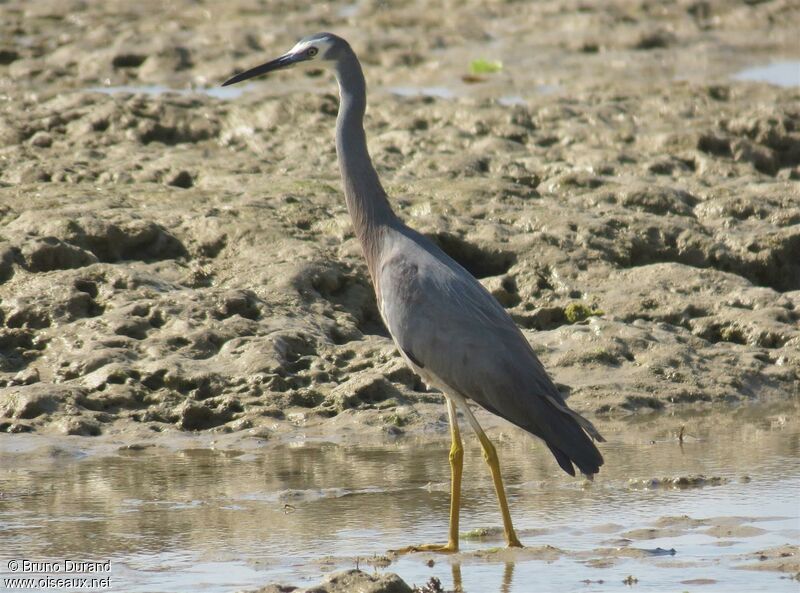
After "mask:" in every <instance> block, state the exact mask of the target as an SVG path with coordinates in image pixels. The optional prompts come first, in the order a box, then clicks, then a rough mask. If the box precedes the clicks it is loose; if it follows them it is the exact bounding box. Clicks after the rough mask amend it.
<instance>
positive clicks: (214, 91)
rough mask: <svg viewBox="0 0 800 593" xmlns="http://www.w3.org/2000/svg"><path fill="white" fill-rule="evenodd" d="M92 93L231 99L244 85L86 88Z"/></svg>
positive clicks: (237, 94) (236, 96)
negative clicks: (176, 87)
mask: <svg viewBox="0 0 800 593" xmlns="http://www.w3.org/2000/svg"><path fill="white" fill-rule="evenodd" d="M86 90H87V91H90V92H93V93H104V94H106V95H117V94H121V93H128V94H132V95H154V96H157V95H168V94H169V95H206V96H209V97H214V98H216V99H223V100H231V99H237V98H238V97H241V96H242V93H244V92H245V91H246V90H247V88H246V87H232V86H229V87H227V86H226V87H222V86H220V87H197V88H191V89H173V88H169V87H166V86H162V85H144V86H124V85H123V86H97V87H90V88H87V89H86Z"/></svg>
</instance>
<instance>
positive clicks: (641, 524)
mask: <svg viewBox="0 0 800 593" xmlns="http://www.w3.org/2000/svg"><path fill="white" fill-rule="evenodd" d="M795 412H796V408H794V409H792V410H782V409H776V408H770V409H766V408H763V407H759V408H753V409H748V410H742V409H739V410H735V409H732V408H727V409H726V410H725V411H723V412H718V413H716V415H714V414H701V413H695V414H693V415H687V416H686V417H684V418H679V417H674V416H673V417H666V416H665V415H662V416H659V418H661V420H658V421H655V420H649V419H647V418H642V419H640V420H639V421H638V422H636V423H626V424H621V425H619V426H620V428H619V429H618V430H617V432H616V433H615V432H613V431H612V432H610V433H608V432H607V434H606V435H605V436H606V437H608V439H609V443H608V444H607V446H604V448H603V452H604V454H605V456H606V466H604V468H603V472H602V473H601V475H600V476H598V478H597V479H596V481H595V482H594V483H593V484H585V483H583V482H581V481H579V480H574V479H570V478H569V477H568V476H565V475H563V474H560V473H559V472H558V471H557V468H556V467H555V463H553V461H552V459H551V458H550V456H549V454H547V453H546V452H545V451H544V450H543V447H542V446H541V445H540V444H538V443H537V442H536V441H534V440H533V439H529V438H527V437H520V433H518V432H516V431H514V432H511V431H509V432H508V433H507V434H508V435H512V434H513V435H514V438H513V439H509V438H503V439H500V441H499V446H498V450H499V453H500V455H501V462H502V464H503V468H504V474H505V476H506V479H507V483H508V485H509V497H510V504H511V510H512V514H513V516H514V519H515V524H516V526H517V528H518V531H519V535H520V539H522V541H523V542H524V543H525V544H526V545H527V546H528V548H526V549H525V550H523V551H521V552H519V553H517V554H516V555H514V554H512V555H508V554H506V553H505V552H502V553H496V554H491V553H490V554H488V555H486V554H483V555H481V554H480V552H481V551H482V552H486V551H487V550H489V549H490V548H492V547H495V546H502V543H503V542H502V535H498V529H497V527H499V525H500V521H499V513H498V511H497V508H496V501H495V498H494V494H493V491H492V484H491V480H490V479H489V476H488V472H487V471H486V468H485V465H484V463H483V460H482V458H481V455H480V450H479V449H478V447H477V446H476V445H475V443H474V439H473V438H472V437H471V435H466V436H468V437H469V438H468V440H467V447H466V456H465V479H464V492H463V497H464V500H463V508H462V524H461V530H462V531H463V532H466V531H470V530H475V529H479V528H489V529H488V530H487V531H488V533H489V535H487V536H485V537H484V538H483V539H465V540H462V545H463V550H464V551H463V553H461V554H459V555H456V556H450V557H442V556H432V555H425V554H417V555H411V556H405V557H402V558H400V559H399V560H397V561H395V562H394V563H392V564H391V565H389V566H386V567H382V566H381V567H378V568H377V570H381V571H383V570H386V571H391V572H397V573H398V574H399V575H400V576H401V577H402V578H403V579H405V580H406V581H407V582H408V583H409V584H414V583H416V584H418V585H422V584H423V583H425V582H427V581H428V579H429V578H430V577H431V576H436V577H438V578H439V579H441V581H442V584H443V585H444V586H445V587H446V588H448V589H449V588H452V587H453V586H454V585H460V586H461V587H462V588H463V590H464V591H466V592H467V593H480V592H485V591H503V592H506V593H508V592H518V593H523V592H529V591H533V590H548V591H565V592H566V591H610V590H620V589H622V588H623V587H622V583H623V580H624V579H626V578H627V577H628V576H629V575H631V576H633V577H634V578H636V579H638V582H637V583H636V585H635V590H637V591H684V590H687V589H690V590H693V591H694V590H696V589H693V588H691V587H692V586H696V585H697V584H698V583H702V584H703V586H702V590H703V591H731V590H738V591H750V592H757V591H765V592H766V591H769V592H781V591H792V592H796V591H797V583H796V582H794V581H791V580H789V579H787V578H781V574H780V573H777V572H770V571H763V570H742V569H739V568H736V566H737V565H739V564H742V563H744V562H743V561H742V555H743V554H747V555H753V554H754V553H755V552H757V551H760V550H765V549H768V548H771V547H776V546H781V545H785V544H797V543H798V541H799V540H800V509H799V508H798V502H797V501H798V492H799V491H800V420H798V416H797V414H796V413H795ZM681 424H686V426H687V433H688V435H689V436H687V438H686V439H685V442H684V443H683V445H682V446H680V445H679V443H678V442H677V440H676V439H672V438H667V436H668V435H669V434H674V430H673V428H675V429H677V428H679V427H680V425H681ZM601 427H602V423H601ZM665 427H670V428H669V430H667V428H665ZM604 428H609V427H604ZM43 442H44V441H43V440H42V439H37V437H36V436H32V435H0V468H2V470H1V471H0V493H1V494H2V496H0V573H4V574H2V577H4V578H7V577H8V576H9V574H8V573H7V570H6V569H7V566H8V561H9V560H11V559H30V560H37V561H48V560H51V561H52V560H58V559H64V558H67V559H72V560H86V561H89V560H99V561H107V560H110V563H111V580H112V588H111V590H125V591H130V592H155V591H159V592H170V591H198V590H202V591H207V592H227V591H237V590H240V589H245V588H257V587H259V586H263V585H264V584H267V583H272V582H283V583H287V584H293V585H299V586H310V585H312V584H316V583H318V582H319V581H320V580H322V578H323V577H324V574H325V573H328V572H330V571H333V570H340V569H347V568H353V567H354V566H355V565H356V563H358V564H359V565H360V567H361V568H362V569H364V570H367V571H369V572H372V571H373V570H376V568H375V567H374V566H373V565H372V564H370V562H371V561H372V560H373V559H374V558H375V556H376V555H377V556H380V555H382V554H384V553H385V552H386V550H389V549H392V548H396V547H400V546H403V545H407V544H412V543H423V542H429V541H439V540H441V539H443V537H444V535H445V533H446V530H447V508H448V478H449V471H448V465H447V449H448V445H447V443H446V442H445V441H436V442H435V444H431V443H430V442H412V443H409V442H405V441H402V440H400V441H397V442H394V443H392V444H385V445H380V446H378V445H373V446H349V445H348V446H345V445H333V444H307V445H302V444H292V445H274V444H266V443H265V444H264V445H263V446H261V447H255V448H254V447H243V450H209V449H188V450H182V451H170V450H167V449H166V448H163V447H152V448H145V449H143V450H126V451H119V452H115V453H114V454H111V455H109V454H107V453H104V452H101V453H96V452H92V450H91V449H88V454H86V452H87V451H83V452H79V451H78V452H75V449H74V448H76V447H77V448H80V447H84V448H85V447H91V446H92V444H91V443H92V441H91V440H87V439H80V438H72V439H68V440H65V443H67V445H66V446H57V447H54V446H52V445H50V444H48V445H46V446H45V445H43V444H42V443H43ZM244 449H246V450H244ZM701 474H702V475H705V476H708V477H718V478H720V480H718V481H715V480H709V481H706V482H702V481H691V480H690V481H689V482H688V483H689V487H685V488H652V489H641V488H640V487H638V486H637V484H639V483H641V481H642V480H646V479H652V478H658V479H661V478H663V477H666V476H692V475H701ZM693 485H698V486H696V487H695V486H693ZM500 533H501V532H500ZM543 546H555V548H557V549H558V550H555V551H554V550H552V549H549V548H544V547H543ZM673 550H674V552H673ZM429 559H433V560H434V561H435V563H434V564H433V565H432V566H428V564H427V561H428V560H429ZM746 563H758V560H757V559H756V557H755V556H753V557H752V560H747V562H746ZM12 576H13V575H12ZM784 576H788V575H784ZM600 581H602V583H601V582H600ZM84 590H86V589H84Z"/></svg>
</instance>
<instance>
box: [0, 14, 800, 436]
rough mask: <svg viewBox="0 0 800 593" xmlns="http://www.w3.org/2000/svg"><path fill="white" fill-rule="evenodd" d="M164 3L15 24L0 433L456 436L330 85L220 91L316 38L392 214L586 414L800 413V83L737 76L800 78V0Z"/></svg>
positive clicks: (6, 66)
mask: <svg viewBox="0 0 800 593" xmlns="http://www.w3.org/2000/svg"><path fill="white" fill-rule="evenodd" d="M148 6H150V5H149V4H148V3H147V2H144V3H137V5H136V6H128V5H125V8H124V11H123V12H124V14H125V18H124V19H123V18H120V13H118V12H117V9H119V10H122V5H117V4H114V3H111V4H108V3H103V4H102V5H98V4H95V3H88V4H87V3H78V2H59V3H48V2H36V3H15V2H10V3H5V4H4V5H3V13H4V15H5V18H4V19H3V23H2V25H0V27H2V28H3V31H4V38H5V39H6V40H8V41H7V42H6V46H3V47H2V48H0V50H1V51H0V56H2V59H0V71H2V74H3V76H2V77H1V78H0V93H2V104H1V106H0V108H1V109H2V111H0V186H1V187H0V219H2V223H3V230H2V234H1V235H0V278H2V285H0V299H2V302H1V303H0V325H1V326H2V327H0V349H2V359H0V389H2V391H1V392H0V393H1V395H0V417H1V418H0V427H1V428H2V430H4V431H6V432H25V431H37V432H47V433H56V434H70V435H100V434H103V433H110V434H120V433H125V432H135V433H140V432H141V433H145V434H147V433H152V432H163V431H173V430H183V431H186V430H192V431H194V430H213V431H223V432H227V431H241V430H245V429H250V430H255V431H259V433H260V434H262V435H267V434H268V433H270V432H272V433H275V434H276V436H278V435H281V434H285V433H291V432H294V431H296V430H297V428H298V427H300V428H301V429H303V430H307V429H310V430H315V431H321V432H328V433H335V432H337V431H340V430H341V427H342V426H345V425H350V424H353V423H355V424H357V425H360V426H362V427H363V428H364V430H365V431H367V432H374V433H377V434H380V433H390V434H400V433H403V432H415V431H424V430H428V429H430V428H431V427H433V426H435V425H436V424H437V422H438V418H439V414H440V412H441V408H437V407H435V406H432V405H428V404H435V403H437V402H438V401H439V396H438V395H437V394H435V393H429V392H428V391H427V390H426V388H425V387H424V386H423V385H422V384H421V383H420V381H419V380H418V378H416V377H415V376H414V375H413V374H412V373H410V372H409V371H408V370H407V369H406V368H405V367H404V365H403V363H402V360H401V359H400V358H399V356H398V354H397V353H396V352H395V350H394V347H393V345H392V343H391V340H390V339H389V338H388V336H387V334H386V330H385V329H384V328H383V326H382V324H381V322H380V320H379V315H378V313H377V310H376V306H375V300H374V297H373V294H372V291H371V288H370V285H369V281H368V278H367V274H366V270H365V267H364V264H363V262H362V259H361V254H360V249H359V246H358V244H357V242H356V240H355V239H354V237H353V234H352V230H351V227H350V223H349V218H348V216H347V212H346V210H345V208H344V204H343V200H342V197H341V192H340V188H339V180H338V169H337V166H336V155H335V151H334V147H333V142H332V133H333V122H334V116H335V113H336V109H337V105H336V97H335V95H334V94H333V93H334V92H335V85H334V84H333V82H332V81H331V80H330V77H329V76H328V75H326V74H322V73H318V72H310V73H305V74H303V73H300V72H288V73H283V74H280V75H276V76H274V77H273V78H271V79H270V80H267V81H260V82H257V83H253V84H252V85H250V86H249V87H246V88H245V89H244V91H243V93H242V94H241V95H237V94H231V95H227V96H226V95H217V94H215V93H214V92H212V91H206V90H204V89H213V88H216V87H217V86H218V84H219V83H220V81H222V80H224V79H225V78H226V77H227V76H228V75H230V74H232V73H233V72H234V71H236V70H237V69H239V68H242V67H244V66H247V65H251V64H253V63H255V62H257V61H258V60H262V59H264V58H265V57H267V56H271V55H272V54H275V53H279V52H282V51H284V48H285V47H287V44H290V42H291V41H292V39H293V38H294V37H295V36H297V35H300V34H301V33H305V32H308V31H312V30H317V29H320V28H328V29H335V30H336V31H338V32H340V33H342V34H344V35H346V36H349V37H350V38H351V40H352V42H353V45H354V46H355V48H356V49H357V51H358V52H359V54H360V55H361V57H362V59H363V62H364V66H365V71H366V75H367V78H368V80H369V83H370V89H371V94H370V107H369V112H368V117H367V121H366V128H367V132H368V137H369V141H370V147H371V151H372V154H373V157H374V160H375V162H376V166H377V168H378V170H379V172H380V175H381V176H382V178H383V180H384V183H385V185H386V188H387V190H388V192H389V194H390V196H391V198H392V201H393V203H394V205H395V207H396V209H397V211H398V212H399V214H400V215H401V216H402V217H403V218H404V219H405V220H406V221H407V222H408V223H409V224H411V225H413V226H415V227H416V228H418V229H420V230H421V231H423V232H425V233H426V234H428V235H429V236H431V237H432V238H434V240H436V241H437V242H438V243H439V244H440V245H441V246H442V247H443V248H444V249H445V250H446V251H447V252H448V253H450V254H451V255H452V256H453V257H455V258H456V259H457V260H458V261H460V262H461V263H462V264H463V265H464V266H465V267H466V268H467V269H468V270H470V271H471V272H472V273H473V274H475V275H476V276H478V277H479V278H480V279H481V280H482V282H484V283H485V285H486V286H487V288H489V290H491V291H492V293H493V294H494V295H495V296H496V297H497V298H498V299H499V300H500V301H501V302H502V303H503V305H504V306H505V307H507V309H508V310H509V312H510V313H511V315H512V316H513V317H514V318H515V319H516V321H517V322H518V323H519V325H520V326H521V327H523V328H524V330H525V332H526V335H527V336H528V337H529V339H530V340H531V341H532V342H533V343H534V345H535V347H536V349H537V351H538V352H539V354H540V356H541V358H542V359H543V361H544V363H545V365H546V367H547V368H548V369H549V370H550V372H551V373H552V374H553V376H554V378H555V380H556V381H557V382H558V383H559V384H560V385H562V386H563V390H564V393H565V394H567V395H569V397H570V401H571V403H572V405H573V406H574V407H575V408H577V409H579V410H581V411H582V412H584V413H587V414H590V415H592V414H594V415H598V414H599V415H614V414H627V413H630V412H632V411H640V410H660V409H663V408H670V407H672V406H674V405H675V404H683V403H690V404H695V403H701V404H702V403H705V402H717V401H730V402H734V401H742V400H752V399H759V398H761V399H768V398H772V397H777V398H785V397H796V396H797V394H798V367H799V365H800V356H799V355H798V352H800V330H798V327H800V323H798V321H799V320H800V296H799V295H800V264H798V262H799V261H800V259H798V257H797V254H798V253H800V231H798V229H800V193H799V190H798V183H797V179H798V176H800V168H799V167H800V123H798V121H799V120H798V113H799V112H798V108H797V105H798V93H799V92H800V91H799V90H798V86H796V85H795V86H792V85H791V80H790V81H789V83H790V84H789V85H788V86H784V87H780V86H774V85H769V84H765V83H763V82H747V81H741V80H736V79H734V78H732V77H733V75H734V74H735V73H736V72H737V71H738V70H740V69H742V68H745V66H748V65H749V66H752V65H753V64H752V62H760V61H765V62H767V61H769V59H771V58H772V56H775V55H782V56H785V57H788V58H791V55H790V50H791V48H792V47H793V46H792V43H791V40H793V39H794V37H793V35H792V31H794V30H796V27H795V25H797V24H798V23H800V11H798V9H797V7H796V6H794V5H793V4H792V3H790V2H767V3H739V2H703V3H700V4H683V3H678V4H674V5H669V6H667V7H662V8H659V10H658V11H654V10H653V8H654V6H655V5H653V6H651V5H650V4H647V3H645V4H642V5H638V4H634V3H628V2H616V3H613V4H612V5H609V6H605V5H604V6H603V7H601V6H599V5H598V6H594V5H591V4H589V5H585V6H583V5H581V6H578V5H573V4H571V3H569V2H561V3H559V2H554V3H544V4H535V5H530V6H529V5H518V4H514V3H510V4H504V3H498V4H495V5H493V7H492V8H491V9H487V8H479V7H478V5H477V4H476V5H469V4H468V5H466V6H465V7H464V9H462V10H458V11H450V12H448V18H447V19H444V20H441V19H439V18H438V17H437V16H436V12H435V11H433V12H431V11H430V10H427V9H426V10H419V11H417V10H415V9H414V7H413V6H409V5H408V4H407V3H397V4H393V3H370V2H364V3H357V4H353V5H333V4H331V5H327V4H326V5H320V6H318V5H316V4H308V5H302V6H300V5H297V6H294V5H293V6H294V7H293V8H288V7H285V8H286V10H285V11H283V9H281V10H282V18H281V22H280V24H279V25H278V24H276V23H275V22H274V19H270V18H269V15H268V14H267V13H268V10H266V9H263V10H262V9H255V8H254V7H253V6H250V5H249V4H248V3H246V2H242V3H236V2H234V3H227V4H226V5H225V7H224V8H223V7H221V6H217V5H213V6H212V5H208V6H206V5H204V4H193V3H186V4H182V3H177V4H173V5H171V6H170V8H169V9H163V8H162V7H160V5H159V9H158V10H149V9H148ZM114 7H116V8H114ZM151 8H152V7H151ZM164 10H166V11H167V13H165V12H164ZM523 23H527V24H523ZM87 31H91V34H86V32H87ZM533 31H536V35H533V36H532V35H531V34H532V32H533ZM567 32H571V34H569V35H567V34H566V33H567ZM766 38H768V39H769V42H768V43H765V42H764V39H766ZM534 39H535V42H534ZM795 49H796V48H795ZM698 52H700V53H701V55H702V56H703V57H704V61H703V63H702V64H700V65H699V66H697V64H694V61H695V58H696V55H697V54H698ZM476 59H482V60H499V61H501V63H502V65H503V66H502V69H501V70H500V71H499V72H496V73H493V74H482V75H478V76H471V78H470V76H468V75H467V74H468V71H469V64H470V63H471V61H474V60H476ZM698 68H699V69H698ZM476 79H477V80H476ZM464 80H467V81H469V82H465V81H464ZM433 86H436V87H441V88H444V89H449V91H448V92H447V93H444V92H442V93H438V95H439V96H424V94H425V91H424V89H430V88H432V87H433ZM543 86H547V89H546V92H545V89H543ZM168 88H176V89H178V90H180V93H168V92H162V91H166V90H168ZM187 88H189V89H191V88H195V89H197V90H195V91H191V90H186V89H187ZM98 89H104V92H99V91H98ZM115 89H117V90H116V91H115ZM136 89H140V90H141V91H142V92H136ZM398 89H405V90H398ZM413 89H422V90H421V91H419V93H417V92H415V91H414V90H413ZM221 97H222V98H221Z"/></svg>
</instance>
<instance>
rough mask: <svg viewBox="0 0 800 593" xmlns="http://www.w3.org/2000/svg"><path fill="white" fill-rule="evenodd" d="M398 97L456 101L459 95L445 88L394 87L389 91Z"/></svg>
mask: <svg viewBox="0 0 800 593" xmlns="http://www.w3.org/2000/svg"><path fill="white" fill-rule="evenodd" d="M387 90H388V91H389V92H390V93H391V94H393V95H397V96H398V97H436V98H438V99H455V98H457V97H458V96H459V95H458V93H456V92H455V91H453V90H452V89H449V88H447V87H444V86H425V87H413V86H393V87H389V88H388V89H387Z"/></svg>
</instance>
